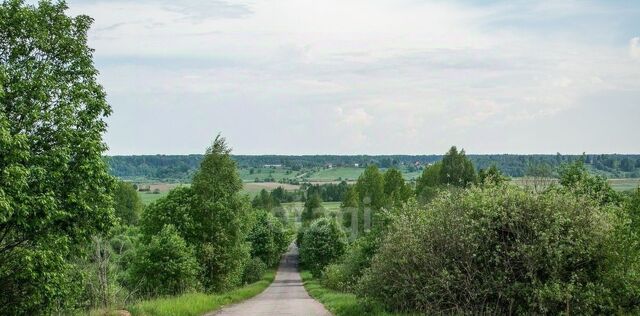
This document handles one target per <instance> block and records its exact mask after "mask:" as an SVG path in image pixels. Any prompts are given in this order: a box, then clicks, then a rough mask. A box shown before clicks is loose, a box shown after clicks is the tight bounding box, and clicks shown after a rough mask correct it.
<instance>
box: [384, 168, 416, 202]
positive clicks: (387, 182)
mask: <svg viewBox="0 0 640 316" xmlns="http://www.w3.org/2000/svg"><path fill="white" fill-rule="evenodd" d="M383 182H384V194H385V195H386V198H387V203H389V205H390V206H391V207H396V206H400V205H402V204H403V203H405V202H407V201H408V200H409V198H410V197H411V196H412V195H413V192H412V191H411V187H409V185H407V183H406V181H404V178H403V177H402V172H400V170H398V169H395V168H392V169H389V170H387V171H386V172H385V173H384V180H383Z"/></svg>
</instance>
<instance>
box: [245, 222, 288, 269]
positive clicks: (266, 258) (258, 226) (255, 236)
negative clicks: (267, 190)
mask: <svg viewBox="0 0 640 316" xmlns="http://www.w3.org/2000/svg"><path fill="white" fill-rule="evenodd" d="M253 217H254V221H253V222H254V224H253V227H252V228H251V230H250V231H249V234H248V235H247V241H249V242H250V243H251V256H252V257H254V258H260V259H261V260H262V262H264V263H265V264H266V265H267V266H269V267H274V266H275V265H277V264H278V262H280V257H281V256H282V254H283V253H284V252H285V251H286V250H287V246H288V245H289V238H288V233H287V231H286V230H285V227H284V226H283V225H282V223H281V222H280V221H279V220H278V219H277V218H276V217H275V216H273V215H272V214H271V213H269V212H267V211H262V210H260V211H256V212H255V213H254V214H253Z"/></svg>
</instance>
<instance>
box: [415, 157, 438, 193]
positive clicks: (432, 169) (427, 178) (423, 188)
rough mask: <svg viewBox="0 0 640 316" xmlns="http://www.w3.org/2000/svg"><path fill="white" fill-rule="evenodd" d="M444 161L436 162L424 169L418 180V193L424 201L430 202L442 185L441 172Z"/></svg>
mask: <svg viewBox="0 0 640 316" xmlns="http://www.w3.org/2000/svg"><path fill="white" fill-rule="evenodd" d="M441 170H442V163H441V162H436V163H434V164H433V165H430V166H428V167H426V168H425V169H424V171H422V175H420V177H418V179H417V180H416V195H417V197H418V199H419V200H420V201H422V202H428V201H430V200H431V199H433V198H434V197H435V196H436V195H437V194H438V191H439V189H440V188H441V186H442V180H441V179H440V173H441Z"/></svg>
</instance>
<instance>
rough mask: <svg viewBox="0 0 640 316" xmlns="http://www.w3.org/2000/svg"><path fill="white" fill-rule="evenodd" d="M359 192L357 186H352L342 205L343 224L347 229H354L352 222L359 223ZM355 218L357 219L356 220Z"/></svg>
mask: <svg viewBox="0 0 640 316" xmlns="http://www.w3.org/2000/svg"><path fill="white" fill-rule="evenodd" d="M358 200H359V198H358V191H357V190H356V188H355V186H350V187H349V188H348V189H347V191H346V193H345V195H344V200H343V201H342V203H340V209H341V211H342V224H343V225H344V226H345V227H352V224H353V223H352V222H354V221H357V218H358V217H357V216H358V210H359V205H360V204H359V203H358ZM354 216H355V218H354Z"/></svg>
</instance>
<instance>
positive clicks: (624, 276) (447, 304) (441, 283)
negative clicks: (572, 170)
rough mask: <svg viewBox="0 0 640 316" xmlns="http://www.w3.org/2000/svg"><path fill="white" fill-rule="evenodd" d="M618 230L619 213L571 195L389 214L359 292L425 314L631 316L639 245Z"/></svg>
mask: <svg viewBox="0 0 640 316" xmlns="http://www.w3.org/2000/svg"><path fill="white" fill-rule="evenodd" d="M626 223H627V221H626V219H625V216H624V214H623V213H622V212H620V210H619V209H618V208H616V207H612V206H601V205H599V203H598V201H593V200H591V199H589V198H587V197H584V196H582V197H581V196H576V195H574V194H570V193H562V192H558V191H550V192H548V193H544V194H534V193H530V192H528V191H526V190H524V189H519V188H516V187H510V186H492V187H488V188H484V189H483V188H473V189H468V190H466V191H463V192H460V193H457V194H455V193H446V194H443V195H441V196H439V197H438V198H436V199H435V200H434V201H432V203H431V204H429V206H427V208H425V207H420V206H418V205H417V204H415V203H414V204H409V205H407V206H406V207H405V208H404V209H403V210H402V212H400V213H399V215H397V218H396V220H395V222H394V224H393V229H392V230H391V232H390V233H389V234H388V235H387V237H386V239H385V241H384V243H383V245H382V246H381V248H380V250H379V252H378V253H377V254H376V256H375V257H374V260H373V262H372V265H371V268H370V270H368V271H367V273H366V274H365V275H364V276H363V278H362V279H361V282H360V285H359V289H360V291H359V292H360V293H361V295H363V296H365V297H367V298H370V299H375V300H379V301H380V302H382V303H384V304H385V305H386V306H387V307H389V308H392V309H395V310H406V311H417V312H422V313H427V314H437V313H445V312H446V313H450V312H453V313H472V312H473V311H484V312H486V313H489V314H494V313H499V314H511V313H515V314H531V313H533V314H538V313H540V314H547V313H550V314H557V313H563V312H566V313H575V314H602V313H603V314H611V313H616V312H623V311H627V312H629V311H633V310H634V309H635V308H636V306H637V300H635V299H634V298H637V297H638V296H637V295H638V287H637V285H638V281H639V280H638V270H637V269H638V260H637V255H636V254H635V253H634V252H630V251H628V250H629V246H628V245H629V244H632V245H637V242H636V241H635V239H634V238H633V236H630V235H628V234H627V233H626ZM624 236H627V237H624ZM621 241H624V242H622V243H621ZM399 267H402V268H401V269H400V268H399ZM634 302H635V303H634Z"/></svg>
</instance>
